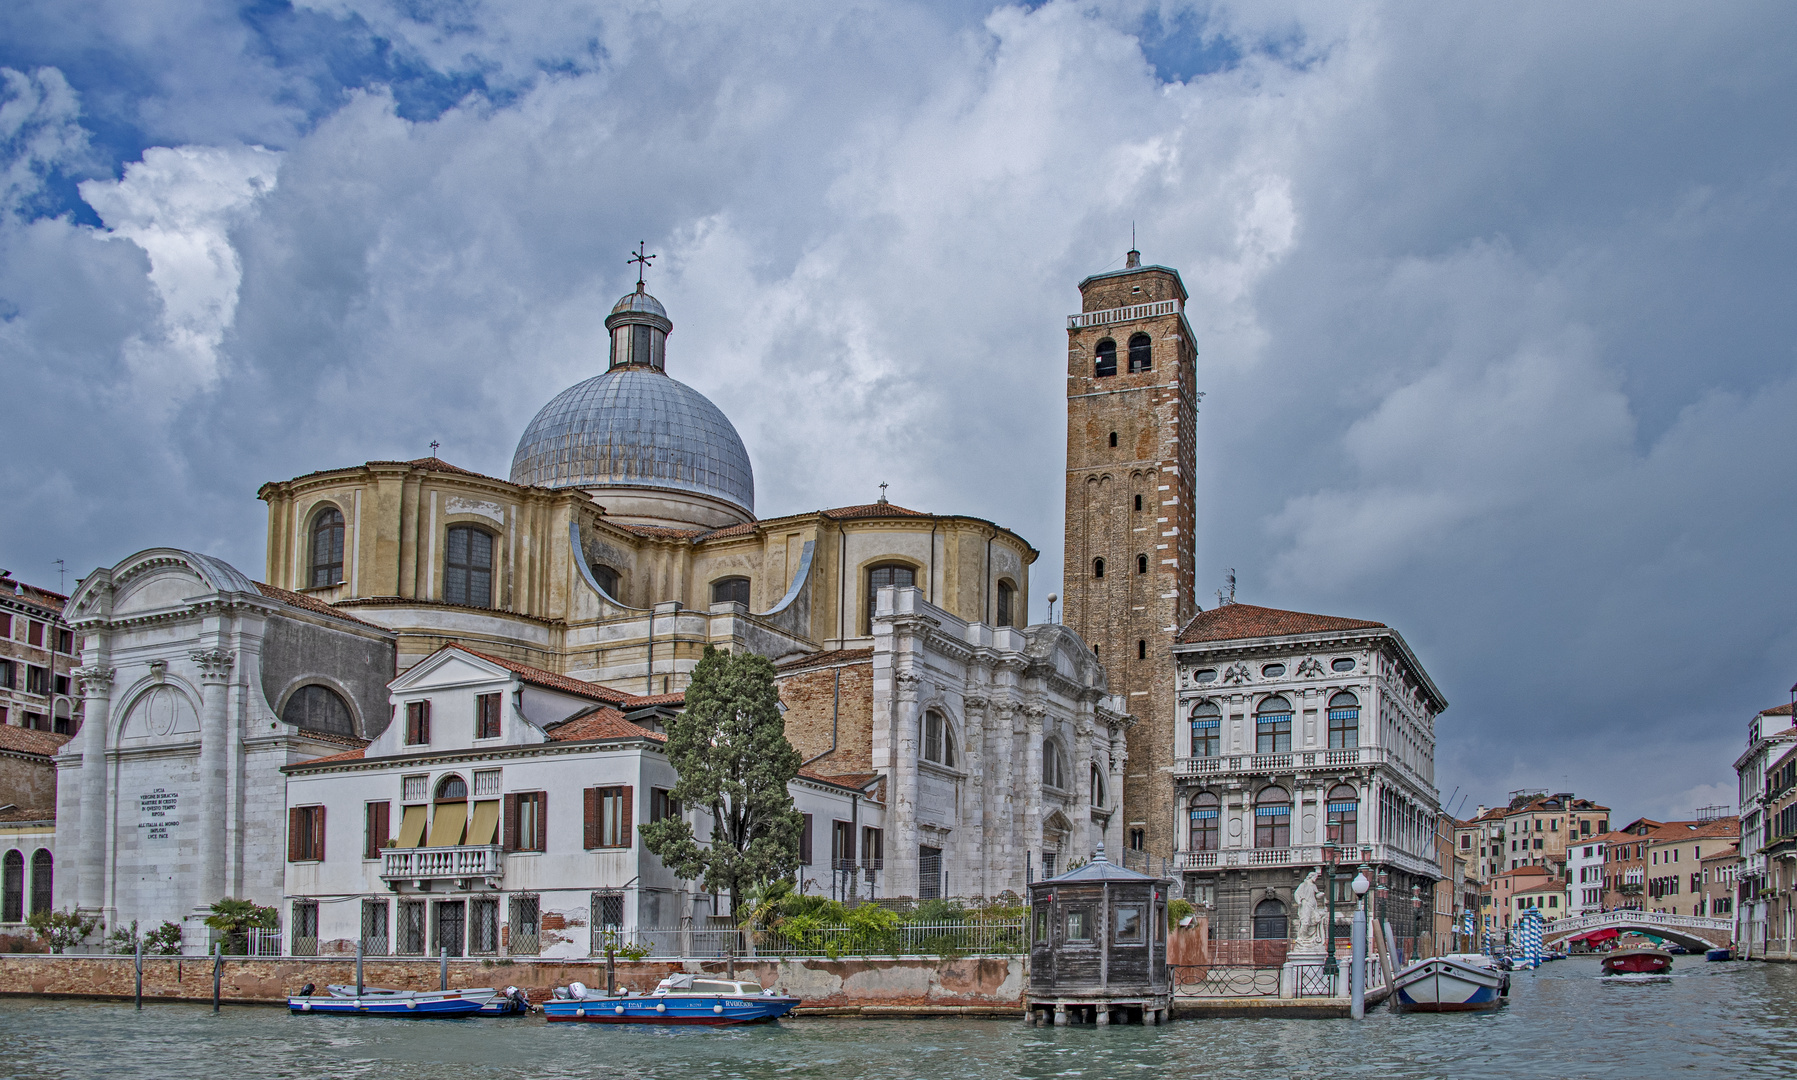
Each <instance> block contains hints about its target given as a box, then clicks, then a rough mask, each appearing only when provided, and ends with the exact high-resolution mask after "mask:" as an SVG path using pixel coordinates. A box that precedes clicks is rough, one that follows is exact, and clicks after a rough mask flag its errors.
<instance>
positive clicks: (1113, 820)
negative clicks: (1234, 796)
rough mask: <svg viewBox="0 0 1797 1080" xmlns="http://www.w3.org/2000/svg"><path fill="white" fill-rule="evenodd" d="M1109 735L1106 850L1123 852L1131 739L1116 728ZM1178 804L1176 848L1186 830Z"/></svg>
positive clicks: (1120, 856) (1118, 859) (1174, 817)
mask: <svg viewBox="0 0 1797 1080" xmlns="http://www.w3.org/2000/svg"><path fill="white" fill-rule="evenodd" d="M1109 735H1110V743H1111V752H1110V754H1109V755H1108V757H1109V759H1110V765H1111V775H1110V777H1109V783H1110V788H1111V805H1110V810H1111V817H1110V829H1109V835H1108V836H1107V837H1106V838H1105V850H1106V851H1117V852H1122V850H1123V844H1124V836H1123V830H1124V829H1125V828H1126V827H1127V826H1128V822H1126V821H1124V820H1123V765H1124V763H1125V762H1127V761H1128V760H1129V740H1128V739H1126V738H1124V735H1123V732H1121V731H1118V730H1116V729H1114V728H1113V729H1110V730H1109ZM1178 805H1179V804H1178V801H1177V800H1175V802H1174V812H1173V836H1174V843H1173V846H1174V848H1175V849H1177V848H1178V847H1179V846H1180V838H1181V837H1183V836H1185V832H1184V830H1183V829H1181V827H1180V826H1181V825H1182V824H1183V823H1182V822H1181V821H1180V820H1179V810H1178ZM1117 861H1118V862H1119V863H1121V862H1122V861H1123V856H1122V855H1121V854H1119V855H1118V856H1117Z"/></svg>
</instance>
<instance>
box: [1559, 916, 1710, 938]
mask: <svg viewBox="0 0 1797 1080" xmlns="http://www.w3.org/2000/svg"><path fill="white" fill-rule="evenodd" d="M1634 926H1640V927H1647V928H1652V927H1656V926H1658V927H1669V928H1673V929H1679V930H1711V931H1723V932H1725V933H1732V932H1733V931H1734V928H1735V921H1734V920H1733V919H1711V918H1707V917H1705V916H1702V915H1673V914H1669V913H1667V912H1660V911H1630V910H1618V911H1605V912H1601V913H1599V914H1595V915H1570V916H1568V917H1566V918H1564V919H1555V920H1554V921H1553V922H1551V923H1548V924H1547V933H1548V934H1550V935H1552V936H1554V937H1559V936H1560V935H1561V934H1564V933H1571V932H1574V931H1579V930H1599V929H1603V928H1605V927H1615V928H1617V929H1624V928H1627V927H1634Z"/></svg>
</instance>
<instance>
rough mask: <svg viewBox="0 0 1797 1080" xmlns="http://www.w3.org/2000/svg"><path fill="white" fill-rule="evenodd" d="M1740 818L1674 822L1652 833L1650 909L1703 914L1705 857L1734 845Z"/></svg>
mask: <svg viewBox="0 0 1797 1080" xmlns="http://www.w3.org/2000/svg"><path fill="white" fill-rule="evenodd" d="M1740 834H1741V823H1740V820H1739V819H1737V818H1735V817H1733V816H1729V817H1719V818H1714V819H1711V820H1709V821H1672V822H1667V823H1666V824H1665V825H1662V826H1660V827H1659V828H1658V829H1656V830H1654V832H1652V833H1650V834H1649V836H1648V842H1647V874H1646V882H1647V887H1646V900H1645V903H1646V905H1647V910H1648V911H1658V912H1664V913H1666V914H1668V915H1702V914H1703V907H1704V896H1703V859H1704V855H1705V850H1706V845H1707V846H1708V847H1707V850H1708V853H1709V854H1711V855H1714V854H1716V853H1717V852H1719V851H1722V850H1724V849H1725V848H1729V847H1734V846H1736V844H1737V843H1738V841H1737V839H1736V838H1737V837H1738V836H1740Z"/></svg>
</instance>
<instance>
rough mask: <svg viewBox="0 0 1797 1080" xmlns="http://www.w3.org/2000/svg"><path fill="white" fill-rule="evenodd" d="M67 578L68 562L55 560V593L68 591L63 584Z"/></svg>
mask: <svg viewBox="0 0 1797 1080" xmlns="http://www.w3.org/2000/svg"><path fill="white" fill-rule="evenodd" d="M68 576H69V564H68V562H67V561H66V560H63V559H57V560H56V591H57V592H59V593H66V592H68V591H69V590H68V586H67V585H65V584H63V583H64V581H66V580H67V578H68Z"/></svg>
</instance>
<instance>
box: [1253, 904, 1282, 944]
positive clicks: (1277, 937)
mask: <svg viewBox="0 0 1797 1080" xmlns="http://www.w3.org/2000/svg"><path fill="white" fill-rule="evenodd" d="M1285 937H1286V920H1285V904H1284V902H1283V901H1279V900H1275V899H1273V898H1272V897H1270V896H1269V897H1267V898H1266V899H1265V900H1262V901H1261V902H1260V903H1258V904H1255V905H1254V939H1255V940H1256V941H1283V940H1285Z"/></svg>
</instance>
